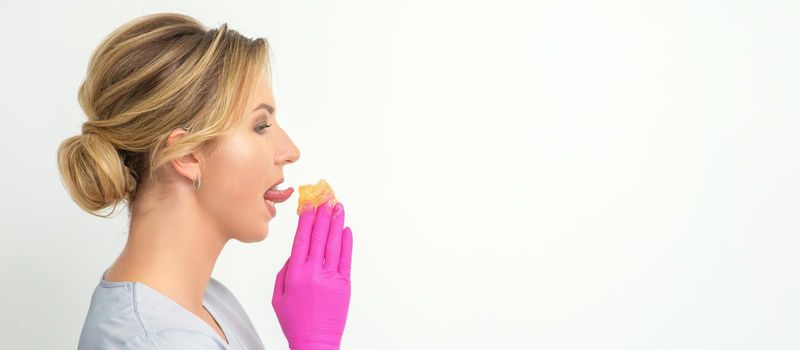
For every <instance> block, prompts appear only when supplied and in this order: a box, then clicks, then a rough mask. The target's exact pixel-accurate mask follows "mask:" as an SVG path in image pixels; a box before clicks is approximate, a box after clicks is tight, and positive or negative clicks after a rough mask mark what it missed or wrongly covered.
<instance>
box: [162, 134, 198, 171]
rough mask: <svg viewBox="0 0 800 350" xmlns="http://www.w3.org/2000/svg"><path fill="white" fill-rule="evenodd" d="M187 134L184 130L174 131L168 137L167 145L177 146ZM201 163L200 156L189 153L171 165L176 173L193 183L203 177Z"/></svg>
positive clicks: (171, 162) (172, 161) (171, 161)
mask: <svg viewBox="0 0 800 350" xmlns="http://www.w3.org/2000/svg"><path fill="white" fill-rule="evenodd" d="M186 134H187V132H186V130H184V129H180V128H179V129H175V130H173V131H172V132H171V133H170V134H169V136H167V145H168V146H171V145H173V144H175V142H177V141H178V140H179V139H180V138H182V137H185V136H186ZM201 161H202V158H201V157H199V155H198V154H195V153H189V154H187V155H185V156H182V157H179V158H175V159H173V160H170V162H169V164H170V165H171V166H172V168H173V169H175V172H177V173H178V174H180V175H181V176H184V177H186V178H187V179H189V181H190V183H191V182H192V181H194V180H195V178H196V177H197V176H198V175H199V176H200V177H201V178H202V177H203V174H201V173H200V165H201V163H202V162H201Z"/></svg>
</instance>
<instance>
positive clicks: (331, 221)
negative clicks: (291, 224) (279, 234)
mask: <svg viewBox="0 0 800 350" xmlns="http://www.w3.org/2000/svg"><path fill="white" fill-rule="evenodd" d="M329 203H330V202H327V203H323V204H321V205H319V207H317V210H316V212H315V211H314V207H313V206H310V205H307V206H306V207H305V208H304V209H303V211H302V212H301V213H300V218H299V222H298V224H297V232H296V233H295V237H294V245H293V246H292V255H291V256H290V257H289V258H288V259H287V260H286V263H285V264H284V265H283V268H281V270H280V271H279V272H278V276H277V277H276V278H275V290H274V291H273V294H272V308H273V309H275V315H277V316H278V321H279V322H280V325H281V329H282V330H283V334H284V335H285V336H286V340H288V341H289V348H290V349H293V350H332V349H336V350H338V349H339V344H340V343H341V340H342V333H343V332H344V325H345V321H346V320H347V310H348V308H349V306H350V262H351V256H352V251H353V233H352V232H351V231H350V228H349V227H344V206H343V205H342V203H336V206H335V207H334V208H333V213H331V208H330V205H329Z"/></svg>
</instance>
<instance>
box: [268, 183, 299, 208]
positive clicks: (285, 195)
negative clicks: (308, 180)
mask: <svg viewBox="0 0 800 350" xmlns="http://www.w3.org/2000/svg"><path fill="white" fill-rule="evenodd" d="M292 193H294V188H292V187H289V188H286V189H279V188H278V185H275V186H273V187H272V188H270V189H269V190H267V192H264V200H265V201H267V202H269V203H270V204H272V205H274V204H275V203H282V202H284V201H286V200H287V199H289V197H291V196H292Z"/></svg>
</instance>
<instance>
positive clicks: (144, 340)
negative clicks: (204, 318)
mask: <svg viewBox="0 0 800 350" xmlns="http://www.w3.org/2000/svg"><path fill="white" fill-rule="evenodd" d="M122 349H125V350H145V349H152V350H158V349H161V350H165V349H171V350H189V349H198V350H219V349H227V347H226V346H225V344H223V343H221V340H219V339H216V338H214V337H212V336H210V335H208V334H206V333H200V332H196V331H191V330H186V329H167V330H163V331H160V332H158V333H149V334H147V335H142V336H138V337H134V338H132V339H130V340H128V341H127V342H125V344H124V345H123V346H122Z"/></svg>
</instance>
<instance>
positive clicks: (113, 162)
mask: <svg viewBox="0 0 800 350" xmlns="http://www.w3.org/2000/svg"><path fill="white" fill-rule="evenodd" d="M58 167H59V170H60V172H61V176H62V182H63V183H64V186H65V187H66V189H67V190H68V191H69V193H70V196H72V199H73V200H74V201H75V203H77V204H78V205H79V206H80V207H81V208H83V209H84V210H86V211H88V212H90V213H92V214H93V215H96V216H101V217H107V216H109V215H111V214H112V213H113V211H114V210H115V209H116V205H117V203H118V202H119V201H121V200H123V199H125V198H126V197H127V196H128V195H129V194H130V193H132V192H133V191H134V190H135V189H136V180H135V179H134V177H133V175H132V174H131V173H130V171H129V170H128V168H127V167H126V166H125V164H123V160H122V159H121V158H120V155H119V153H118V151H117V149H116V148H115V147H114V145H112V144H111V143H110V142H109V141H108V140H107V139H106V138H105V137H103V136H102V135H100V134H98V133H95V132H88V133H84V134H82V135H79V136H73V137H70V138H68V139H66V140H64V142H62V143H61V145H59V147H58ZM112 204H113V205H114V209H112V212H111V213H108V214H106V215H101V214H98V213H97V212H98V211H100V210H101V209H103V208H106V207H108V206H110V205H112Z"/></svg>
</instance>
